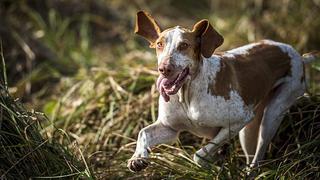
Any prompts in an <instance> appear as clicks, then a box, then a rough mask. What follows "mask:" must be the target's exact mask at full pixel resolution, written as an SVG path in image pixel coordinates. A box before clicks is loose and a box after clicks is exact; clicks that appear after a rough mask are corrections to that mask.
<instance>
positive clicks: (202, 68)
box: [177, 55, 220, 105]
mask: <svg viewBox="0 0 320 180" xmlns="http://www.w3.org/2000/svg"><path fill="white" fill-rule="evenodd" d="M219 70H220V59H219V56H217V55H213V56H212V57H210V58H204V57H201V58H200V59H199V60H198V63H196V64H195V66H194V67H193V71H192V73H191V75H190V76H189V77H188V79H187V81H186V82H185V83H184V85H183V86H182V87H181V89H180V90H179V91H178V93H177V95H178V97H179V102H181V103H185V104H187V105H188V104H190V102H189V101H190V99H191V97H190V96H192V94H193V93H192V92H193V91H199V88H202V89H204V88H205V87H206V86H207V85H208V82H207V81H208V79H207V78H206V77H207V75H208V74H211V80H214V78H215V76H216V73H217V72H218V71H219ZM193 82H195V83H193ZM202 83H203V84H202ZM200 86H201V87H200ZM205 89H207V88H205Z"/></svg>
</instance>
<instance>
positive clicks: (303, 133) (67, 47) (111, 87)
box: [0, 0, 320, 179]
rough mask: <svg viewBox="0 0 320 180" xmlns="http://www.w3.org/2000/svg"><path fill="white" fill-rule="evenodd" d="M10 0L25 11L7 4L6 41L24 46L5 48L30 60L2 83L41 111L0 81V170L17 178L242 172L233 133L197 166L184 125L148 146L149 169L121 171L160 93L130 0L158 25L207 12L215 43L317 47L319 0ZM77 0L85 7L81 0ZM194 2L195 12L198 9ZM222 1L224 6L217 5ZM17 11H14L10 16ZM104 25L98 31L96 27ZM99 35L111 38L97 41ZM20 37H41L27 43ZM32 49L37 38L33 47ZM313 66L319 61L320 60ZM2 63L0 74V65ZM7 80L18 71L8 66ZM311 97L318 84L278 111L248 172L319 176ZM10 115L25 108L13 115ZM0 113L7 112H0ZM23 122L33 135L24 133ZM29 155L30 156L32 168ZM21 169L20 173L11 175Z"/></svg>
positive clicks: (317, 103)
mask: <svg viewBox="0 0 320 180" xmlns="http://www.w3.org/2000/svg"><path fill="white" fill-rule="evenodd" d="M16 2H17V3H12V4H13V5H12V6H10V11H12V12H15V13H16V14H23V18H21V17H20V16H18V15H16V14H15V13H13V14H12V15H10V16H7V17H9V18H8V21H10V22H12V24H15V26H13V27H16V28H12V29H13V33H12V34H13V39H14V41H15V43H16V44H18V45H17V46H18V47H24V48H25V49H23V50H21V49H19V48H17V47H13V48H12V49H14V50H15V49H18V50H17V51H18V52H20V53H21V52H22V54H23V55H24V56H25V57H26V59H27V61H26V62H33V66H32V67H31V68H30V69H29V71H28V72H26V73H25V74H24V75H23V76H22V78H20V79H18V80H17V81H15V82H9V85H10V87H9V90H10V91H11V92H12V93H13V94H14V95H15V96H16V97H23V98H26V96H27V98H32V99H33V101H32V103H34V104H33V105H32V106H35V107H37V108H38V109H41V110H42V111H43V112H44V113H45V114H46V115H47V116H48V118H47V117H46V116H44V114H42V113H37V112H29V111H27V110H26V108H24V107H23V106H22V105H21V104H20V103H18V102H17V101H14V100H13V99H12V98H11V97H10V95H9V94H8V92H7V91H6V90H5V89H6V87H7V86H6V80H4V81H2V82H1V98H2V100H1V103H2V104H1V112H0V113H2V114H0V115H1V122H0V129H1V128H3V127H5V126H3V124H4V123H3V122H4V121H6V122H7V121H8V122H11V124H10V123H9V124H10V127H11V126H12V128H10V129H9V130H10V131H9V130H5V131H3V129H1V138H4V140H5V141H3V142H4V143H6V144H1V148H2V150H3V149H4V151H1V153H3V154H1V157H5V160H7V161H10V163H7V164H6V163H3V162H4V161H0V167H1V170H0V174H4V173H5V176H6V178H8V179H10V178H11V177H13V174H18V177H20V178H27V177H34V178H47V179H51V178H66V179H68V178H78V177H79V178H80V177H81V178H89V179H90V178H94V177H97V178H101V179H121V178H122V179H126V178H132V179H133V178H137V179H141V178H155V179H157V178H158V179H160V178H164V179H245V178H248V177H247V167H246V165H245V163H244V162H245V159H244V156H243V152H242V151H241V148H240V145H239V142H238V140H231V141H230V142H228V143H227V145H225V146H223V148H222V149H220V150H219V152H217V155H216V160H215V162H214V163H213V167H212V169H211V170H205V169H202V168H200V167H198V166H197V165H196V164H195V163H194V162H193V161H192V156H193V153H194V152H195V151H196V150H197V149H199V148H200V147H201V146H202V145H204V144H205V143H206V141H207V140H205V139H201V138H197V137H195V136H193V135H191V134H188V133H183V134H182V135H181V138H180V141H178V142H176V143H175V144H171V145H159V146H157V147H155V148H154V149H153V153H151V157H150V166H149V167H148V168H147V169H146V170H144V171H142V172H139V173H132V172H130V171H129V170H128V169H127V167H126V162H127V160H128V159H129V158H130V157H131V155H132V154H133V152H134V148H135V141H136V137H137V134H138V132H139V130H140V129H142V128H143V127H145V126H147V125H148V124H150V123H152V122H154V121H155V120H156V118H157V104H158V96H159V95H158V92H157V91H156V88H155V85H154V82H155V80H156V77H157V75H158V74H157V72H156V71H155V69H156V68H155V66H156V60H155V55H154V54H152V53H151V51H150V50H147V49H145V48H144V47H147V43H146V42H144V41H143V40H142V39H138V38H134V37H135V36H134V35H133V33H132V29H133V22H134V19H133V18H134V13H135V12H136V11H137V10H138V9H142V8H147V10H149V11H153V12H151V13H152V14H153V13H155V14H157V15H159V18H158V20H159V23H160V24H163V25H177V23H179V25H182V26H184V24H188V25H192V24H193V23H195V22H196V20H199V19H200V18H208V19H209V20H210V21H211V23H212V24H213V25H214V27H215V28H216V29H217V30H218V31H219V32H221V33H222V34H223V35H224V37H225V44H224V46H222V47H221V48H220V49H222V50H224V49H229V48H231V47H236V46H239V45H242V44H246V43H248V42H252V41H256V40H259V39H262V38H269V39H274V40H279V41H284V42H287V43H290V44H292V45H293V46H294V47H296V48H297V49H298V50H299V52H306V51H309V50H311V49H314V48H315V47H319V46H317V42H318V39H319V38H318V36H317V34H318V33H317V32H318V29H319V22H320V21H318V20H317V19H316V17H317V16H316V15H317V13H315V11H314V9H315V8H316V7H317V6H316V5H314V4H313V3H312V2H311V1H310V2H305V3H304V4H303V3H302V1H301V2H300V1H296V0H291V1H281V2H276V0H271V1H268V2H269V3H270V4H269V6H267V7H262V6H260V5H261V4H259V2H260V1H259V2H258V1H254V2H251V1H248V2H247V1H239V2H238V3H236V4H233V3H230V2H224V1H214V2H213V1H212V2H211V1H203V3H204V4H200V5H199V4H194V1H183V5H184V6H185V7H190V8H189V9H184V8H182V9H181V8H179V7H180V6H179V3H181V2H179V1H173V0H169V1H164V2H160V1H159V2H157V3H155V2H153V3H152V4H150V2H148V1H139V3H136V4H135V3H134V5H133V4H130V3H129V2H128V1H121V0H120V1H118V0H117V1H110V3H109V1H108V2H107V1H106V2H104V1H101V2H100V1H99V3H100V4H98V5H99V6H102V7H104V5H105V6H106V7H108V8H110V9H112V10H113V11H115V12H116V13H113V12H112V11H110V14H111V15H114V17H109V16H107V17H105V16H103V14H101V12H100V14H98V13H97V14H96V12H94V11H90V10H89V9H87V10H85V11H83V10H82V11H81V8H80V11H79V12H82V13H78V14H77V15H71V16H66V15H65V13H66V12H63V10H62V11H61V9H60V10H58V9H55V8H54V7H51V6H50V3H49V5H48V4H47V5H48V7H49V8H48V9H47V11H45V13H44V12H40V11H36V10H34V9H33V8H32V7H29V5H28V3H26V2H25V1H16ZM261 2H262V1H261ZM85 3H87V4H89V5H94V3H92V4H90V3H91V2H89V1H88V2H85ZM301 3H302V4H301ZM314 3H315V2H314ZM66 4H68V3H66ZM195 5H196V7H201V8H204V10H202V9H201V10H199V9H198V10H197V9H196V8H194V6H195ZM163 6H166V7H167V8H162V7H163ZM90 7H91V6H90ZM93 7H94V6H93ZM159 7H160V8H159ZM221 7H225V8H224V9H223V11H221V10H220V9H221ZM74 8H77V7H74ZM95 8H97V7H95ZM106 9H107V8H106ZM110 9H107V10H106V12H108V13H109V11H108V10H110ZM124 9H125V10H124ZM159 9H160V10H159ZM178 9H179V10H178ZM293 11H294V12H293ZM118 12H120V14H119V13H118ZM172 13H173V14H172ZM177 14H179V16H181V17H178V16H177ZM301 14H303V15H301ZM173 16H174V17H175V18H174V19H173V18H172V17H173ZM184 17H185V18H184ZM20 18H21V19H23V20H21V21H19V20H20ZM180 23H181V24H180ZM21 24H23V25H24V24H26V26H22V25H21ZM17 27H19V28H20V27H26V29H28V30H27V31H26V32H28V33H29V34H26V35H25V34H23V33H21V32H23V31H19V28H17ZM101 27H103V28H102V29H103V30H102V31H107V32H102V31H97V30H96V29H97V28H101ZM163 27H166V26H163ZM305 27H308V28H305ZM94 30H95V31H94ZM93 32H95V33H93ZM105 34H107V35H108V36H107V37H108V38H104V39H103V40H100V39H99V38H101V37H102V36H103V35H105ZM28 38H31V39H33V40H36V42H37V43H39V44H41V45H40V46H39V44H37V46H35V45H34V44H32V43H31V42H33V41H31V42H30V41H28ZM93 39H95V40H96V41H99V43H97V42H93ZM94 43H96V44H94ZM33 45H34V46H33ZM26 47H29V48H30V50H31V51H29V50H28V48H26ZM39 47H41V48H43V47H45V48H43V49H41V48H40V51H39V50H37V48H39ZM12 52H15V51H12ZM12 52H11V54H14V53H12ZM4 53H6V52H4ZM32 53H34V54H32ZM24 56H23V57H24ZM18 57H19V58H20V57H21V56H16V59H13V60H11V61H10V60H9V62H8V63H9V66H7V68H8V69H9V70H10V71H15V70H16V69H15V68H16V64H15V63H16V62H17V63H18V62H19V61H18ZM28 58H29V59H28ZM32 58H34V59H32ZM313 66H314V69H319V64H318V63H315V64H314V65H313ZM1 70H2V71H3V72H4V70H5V67H4V66H2V67H1ZM16 71H18V70H16ZM18 73H21V72H18ZM22 73H24V72H22ZM312 73H313V74H312ZM312 73H311V76H310V79H311V84H312V85H313V86H312V91H311V92H313V93H314V92H317V88H319V86H318V84H317V82H318V80H317V77H318V76H317V72H316V71H312ZM11 74H14V73H11ZM5 75H6V74H5V73H1V76H3V78H2V79H7V78H5V77H6V76H5ZM8 79H12V80H16V76H12V75H11V76H9V77H8ZM28 84H29V85H32V87H35V88H33V91H31V92H30V93H29V94H28V93H24V92H25V91H26V89H27V87H28ZM319 107H320V98H319V96H318V95H316V93H314V95H311V96H310V97H309V96H305V97H302V98H300V99H299V100H297V103H296V105H295V106H293V107H292V108H291V110H290V111H289V112H288V113H287V114H286V117H285V119H284V121H283V123H282V125H281V128H280V129H279V131H278V133H277V135H276V136H275V138H274V140H273V143H272V145H270V148H269V149H268V152H267V154H266V160H265V161H264V162H262V164H261V168H260V169H255V170H254V171H255V174H256V175H257V179H317V178H319V176H320V174H319V165H320V164H319V162H320V158H319V157H320V155H319V147H320V146H319V145H320V144H319V139H320V132H319V129H320V127H319V109H320V108H319ZM4 112H6V113H7V114H5V113H4ZM19 113H20V114H26V115H25V116H23V117H21V116H19ZM4 114H5V115H6V116H2V115H4ZM16 116H17V117H16ZM6 124H8V123H6ZM21 124H22V126H21ZM30 124H32V125H30ZM1 125H2V126H1ZM26 126H28V128H26V129H27V130H30V134H28V133H27V134H26V133H25V127H26ZM38 131H39V132H40V133H39V132H38ZM13 137H14V138H18V139H19V140H20V141H19V143H18V144H10V143H12V142H11V140H10V141H9V140H8V138H13ZM3 142H1V143H3ZM48 149H49V150H48ZM52 149H54V150H52ZM14 151H19V152H18V153H14ZM48 161H49V162H48ZM29 162H34V163H33V164H37V166H30V163H29ZM27 165H28V166H27ZM45 165H46V166H45ZM22 169H25V171H24V173H20V174H19V172H20V171H21V170H22ZM91 170H92V171H91ZM19 175H20V176H19Z"/></svg>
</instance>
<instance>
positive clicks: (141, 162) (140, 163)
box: [127, 157, 149, 172]
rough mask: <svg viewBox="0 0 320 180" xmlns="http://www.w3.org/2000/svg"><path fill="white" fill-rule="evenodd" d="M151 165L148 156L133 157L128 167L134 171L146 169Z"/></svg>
mask: <svg viewBox="0 0 320 180" xmlns="http://www.w3.org/2000/svg"><path fill="white" fill-rule="evenodd" d="M148 165H149V163H148V161H147V159H146V158H136V157H135V158H131V159H129V160H128V164H127V167H128V168H129V170H130V171H132V172H138V171H141V170H143V169H145V168H146V167H147V166H148Z"/></svg>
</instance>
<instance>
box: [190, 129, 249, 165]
mask: <svg viewBox="0 0 320 180" xmlns="http://www.w3.org/2000/svg"><path fill="white" fill-rule="evenodd" d="M243 126H244V124H242V123H240V124H238V123H234V124H231V125H230V126H228V127H223V128H221V130H220V131H219V133H218V134H217V135H216V136H215V137H214V138H213V139H212V140H210V141H209V143H208V144H207V145H206V146H204V147H202V148H201V149H200V150H198V151H197V152H196V153H195V154H194V156H193V160H194V161H195V162H196V163H197V164H199V165H200V166H201V167H204V168H210V167H211V163H212V160H213V153H214V152H215V150H217V149H218V148H219V147H220V146H221V145H223V143H224V142H226V141H227V140H228V139H230V138H233V137H234V136H235V135H237V134H238V132H239V131H240V130H241V129H242V127H243Z"/></svg>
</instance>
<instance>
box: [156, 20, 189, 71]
mask: <svg viewBox="0 0 320 180" xmlns="http://www.w3.org/2000/svg"><path fill="white" fill-rule="evenodd" d="M183 32H184V30H183V29H181V27H179V26H177V27H175V28H174V29H172V30H170V31H168V32H167V33H166V35H165V36H164V40H165V43H164V49H163V51H162V52H161V53H160V54H159V55H158V65H160V64H161V63H162V62H163V61H165V60H166V59H167V58H168V57H171V58H170V59H171V60H173V62H171V63H173V64H174V65H175V66H176V67H178V68H180V69H184V68H185V67H187V66H191V64H192V59H190V58H189V57H188V56H185V55H183V54H181V53H180V52H178V51H177V47H178V45H179V43H181V42H183V41H184V39H183V37H182V33H183Z"/></svg>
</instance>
